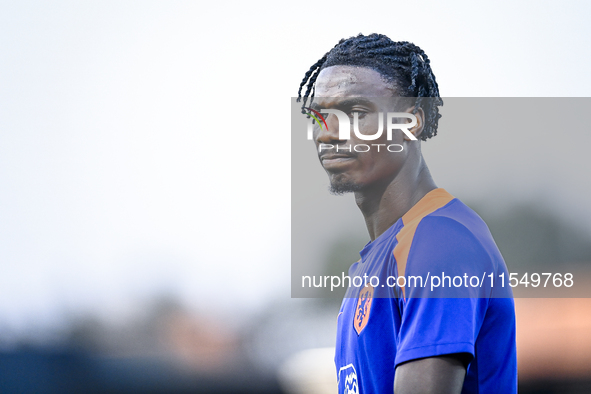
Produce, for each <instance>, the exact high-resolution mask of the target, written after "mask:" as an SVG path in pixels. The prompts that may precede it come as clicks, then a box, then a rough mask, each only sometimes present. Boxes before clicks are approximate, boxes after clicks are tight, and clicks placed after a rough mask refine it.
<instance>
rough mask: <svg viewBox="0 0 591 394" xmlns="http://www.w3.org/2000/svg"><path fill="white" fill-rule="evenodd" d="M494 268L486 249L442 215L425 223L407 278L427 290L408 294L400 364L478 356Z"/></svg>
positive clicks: (416, 240) (416, 236)
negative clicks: (448, 356) (419, 281)
mask: <svg viewBox="0 0 591 394" xmlns="http://www.w3.org/2000/svg"><path fill="white" fill-rule="evenodd" d="M493 266H494V265H493V264H492V262H491V258H490V256H489V255H488V253H487V252H486V250H485V248H484V247H483V246H482V245H481V244H480V242H479V241H478V239H477V238H476V237H475V236H474V235H473V234H472V233H471V232H470V231H469V230H468V229H467V228H466V227H465V226H463V225H462V224H461V223H459V222H457V221H455V220H453V219H450V218H447V217H438V216H434V217H431V216H428V217H425V218H423V219H422V220H421V222H420V223H419V225H418V226H417V229H416V232H415V234H414V237H413V240H412V244H411V248H410V252H409V255H408V260H407V264H406V272H405V276H406V278H407V281H408V280H409V278H410V277H415V278H418V277H420V278H422V281H423V286H419V285H416V286H414V287H410V286H407V287H406V289H405V291H406V297H405V299H404V300H403V301H402V302H403V308H402V316H401V326H400V331H399V337H398V346H397V352H396V359H395V365H398V364H401V363H403V362H406V361H410V360H414V359H418V358H426V357H434V356H441V355H446V354H454V353H468V354H471V355H472V357H474V356H475V350H474V349H475V343H476V338H477V337H478V333H479V331H480V328H481V327H482V323H483V321H484V317H485V315H486V310H487V307H488V303H489V299H488V297H489V296H490V292H491V287H490V281H487V275H489V274H490V273H491V272H493V270H494V269H493ZM474 277H476V278H474ZM442 280H443V281H444V283H443V284H442ZM454 280H455V281H454ZM470 280H472V282H470ZM415 284H416V283H415ZM436 284H438V286H434V285H436Z"/></svg>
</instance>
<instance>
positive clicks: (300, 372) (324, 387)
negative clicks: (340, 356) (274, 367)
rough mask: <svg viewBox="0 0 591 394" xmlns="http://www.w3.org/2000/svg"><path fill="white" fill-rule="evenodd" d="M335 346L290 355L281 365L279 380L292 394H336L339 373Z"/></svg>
mask: <svg viewBox="0 0 591 394" xmlns="http://www.w3.org/2000/svg"><path fill="white" fill-rule="evenodd" d="M334 352H335V349H334V348H318V349H309V350H304V351H301V352H298V353H295V354H294V355H293V356H291V357H289V358H288V359H287V360H286V361H285V362H284V363H283V364H282V365H281V366H280V367H279V372H278V373H279V381H280V383H281V386H282V387H283V389H284V390H285V391H286V392H287V393H290V394H303V393H306V394H334V393H335V392H336V391H337V375H336V371H335V366H334Z"/></svg>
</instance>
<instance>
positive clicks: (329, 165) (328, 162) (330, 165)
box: [320, 153, 355, 170]
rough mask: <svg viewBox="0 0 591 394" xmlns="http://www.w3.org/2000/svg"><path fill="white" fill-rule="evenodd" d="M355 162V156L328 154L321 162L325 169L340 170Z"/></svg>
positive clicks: (323, 156) (321, 158)
mask: <svg viewBox="0 0 591 394" xmlns="http://www.w3.org/2000/svg"><path fill="white" fill-rule="evenodd" d="M353 160H355V156H352V155H347V154H341V153H335V154H331V153H327V154H324V155H322V156H321V157H320V162H321V163H322V166H323V167H324V168H325V169H327V170H328V169H334V170H336V169H339V168H341V167H344V166H346V165H348V164H349V163H351V162H352V161H353Z"/></svg>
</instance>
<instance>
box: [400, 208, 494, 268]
mask: <svg viewBox="0 0 591 394" xmlns="http://www.w3.org/2000/svg"><path fill="white" fill-rule="evenodd" d="M397 238H398V245H397V246H396V248H395V249H394V256H395V257H396V260H397V262H398V263H399V264H400V263H401V264H404V266H405V267H404V268H406V265H407V264H408V269H412V270H413V271H416V270H423V269H427V270H430V269H436V268H442V269H445V268H448V269H449V268H453V270H454V271H455V270H458V271H466V270H470V271H473V270H475V269H476V270H479V271H480V270H481V269H486V270H489V272H490V268H491V266H492V265H493V264H494V261H495V256H492V255H491V253H490V252H491V251H494V250H496V245H494V241H493V240H492V236H491V235H490V232H489V231H488V227H487V226H486V224H485V223H484V221H483V220H482V219H481V218H480V217H479V216H478V214H476V212H474V211H473V210H471V209H470V208H469V207H468V206H466V205H465V204H463V203H462V202H461V201H460V200H458V199H454V200H452V201H450V202H449V203H448V204H446V205H445V206H444V207H442V208H440V209H438V210H436V211H434V212H432V213H430V214H428V215H426V216H424V217H422V218H418V219H417V220H415V221H413V222H410V223H408V224H405V228H404V229H403V231H401V232H400V234H399V237H397ZM399 269H400V267H399Z"/></svg>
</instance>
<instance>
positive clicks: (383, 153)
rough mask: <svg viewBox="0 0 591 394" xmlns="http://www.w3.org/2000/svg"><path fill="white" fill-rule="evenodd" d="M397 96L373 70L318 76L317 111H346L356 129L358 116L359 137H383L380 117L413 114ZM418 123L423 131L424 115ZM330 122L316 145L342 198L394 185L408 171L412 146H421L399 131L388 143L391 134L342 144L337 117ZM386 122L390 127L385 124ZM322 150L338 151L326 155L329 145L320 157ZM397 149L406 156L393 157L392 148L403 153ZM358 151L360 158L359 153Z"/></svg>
mask: <svg viewBox="0 0 591 394" xmlns="http://www.w3.org/2000/svg"><path fill="white" fill-rule="evenodd" d="M396 96H397V94H396V91H395V88H394V87H393V86H392V84H391V83H389V82H388V81H386V80H384V78H383V77H382V76H381V74H380V73H378V72H377V71H375V70H373V69H370V68H367V67H354V66H333V67H328V68H325V69H324V70H322V71H321V72H320V74H319V75H318V78H317V80H316V94H315V97H314V102H313V104H312V108H314V109H316V110H319V109H338V110H341V111H343V112H345V113H346V114H347V115H348V116H349V117H350V120H351V124H352V122H353V119H354V116H355V115H354V114H355V113H357V115H358V119H359V120H358V125H359V132H360V133H361V134H362V135H363V134H365V135H373V134H376V132H377V131H378V127H379V113H382V116H383V117H384V118H385V114H386V113H388V112H410V110H406V106H404V104H403V103H400V102H395V101H394V100H395V99H393V97H396ZM401 105H402V108H405V109H402V108H401ZM417 118H419V119H418V122H419V123H418V125H417V126H416V127H415V129H416V130H419V129H420V126H421V124H422V119H420V116H418V114H417ZM325 119H326V124H327V126H328V128H326V127H323V128H322V129H321V128H320V127H318V126H316V127H315V129H314V142H315V143H316V151H317V152H319V158H320V162H321V164H322V166H323V167H324V169H325V170H326V172H327V173H328V176H329V178H330V183H331V189H332V191H333V192H334V193H337V194H340V193H345V192H354V191H361V190H364V189H367V188H371V187H374V186H377V185H380V184H389V183H390V182H392V181H393V180H394V179H395V178H396V176H397V174H398V173H399V172H400V169H401V168H402V167H403V166H404V163H405V161H406V159H407V156H408V154H409V147H410V143H414V144H418V141H410V140H408V139H407V138H406V137H405V135H404V133H403V132H402V131H400V130H394V131H393V134H392V139H391V140H388V139H387V133H386V132H385V130H384V131H383V132H382V135H381V136H380V137H379V138H378V139H375V140H372V141H367V140H363V139H360V138H358V137H357V136H356V135H355V133H354V132H353V130H351V137H350V139H348V140H341V139H340V137H339V121H338V118H337V116H336V115H335V114H329V115H325ZM383 122H384V124H385V119H384V120H383ZM416 130H415V132H416ZM412 131H413V129H411V132H412ZM321 144H327V145H332V146H334V148H330V149H326V146H327V145H323V146H322V149H321V150H320V151H319V148H320V146H321ZM395 144H398V145H402V147H403V150H402V151H401V152H390V151H389V150H388V149H387V147H389V146H390V150H393V151H397V150H399V149H400V148H399V147H396V146H395ZM364 145H365V146H368V145H369V147H370V149H369V150H368V151H367V152H361V150H366V149H367V148H366V147H365V146H364ZM356 146H357V147H356ZM337 147H338V150H337ZM356 148H357V149H358V150H359V152H356V151H355V149H356Z"/></svg>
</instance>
